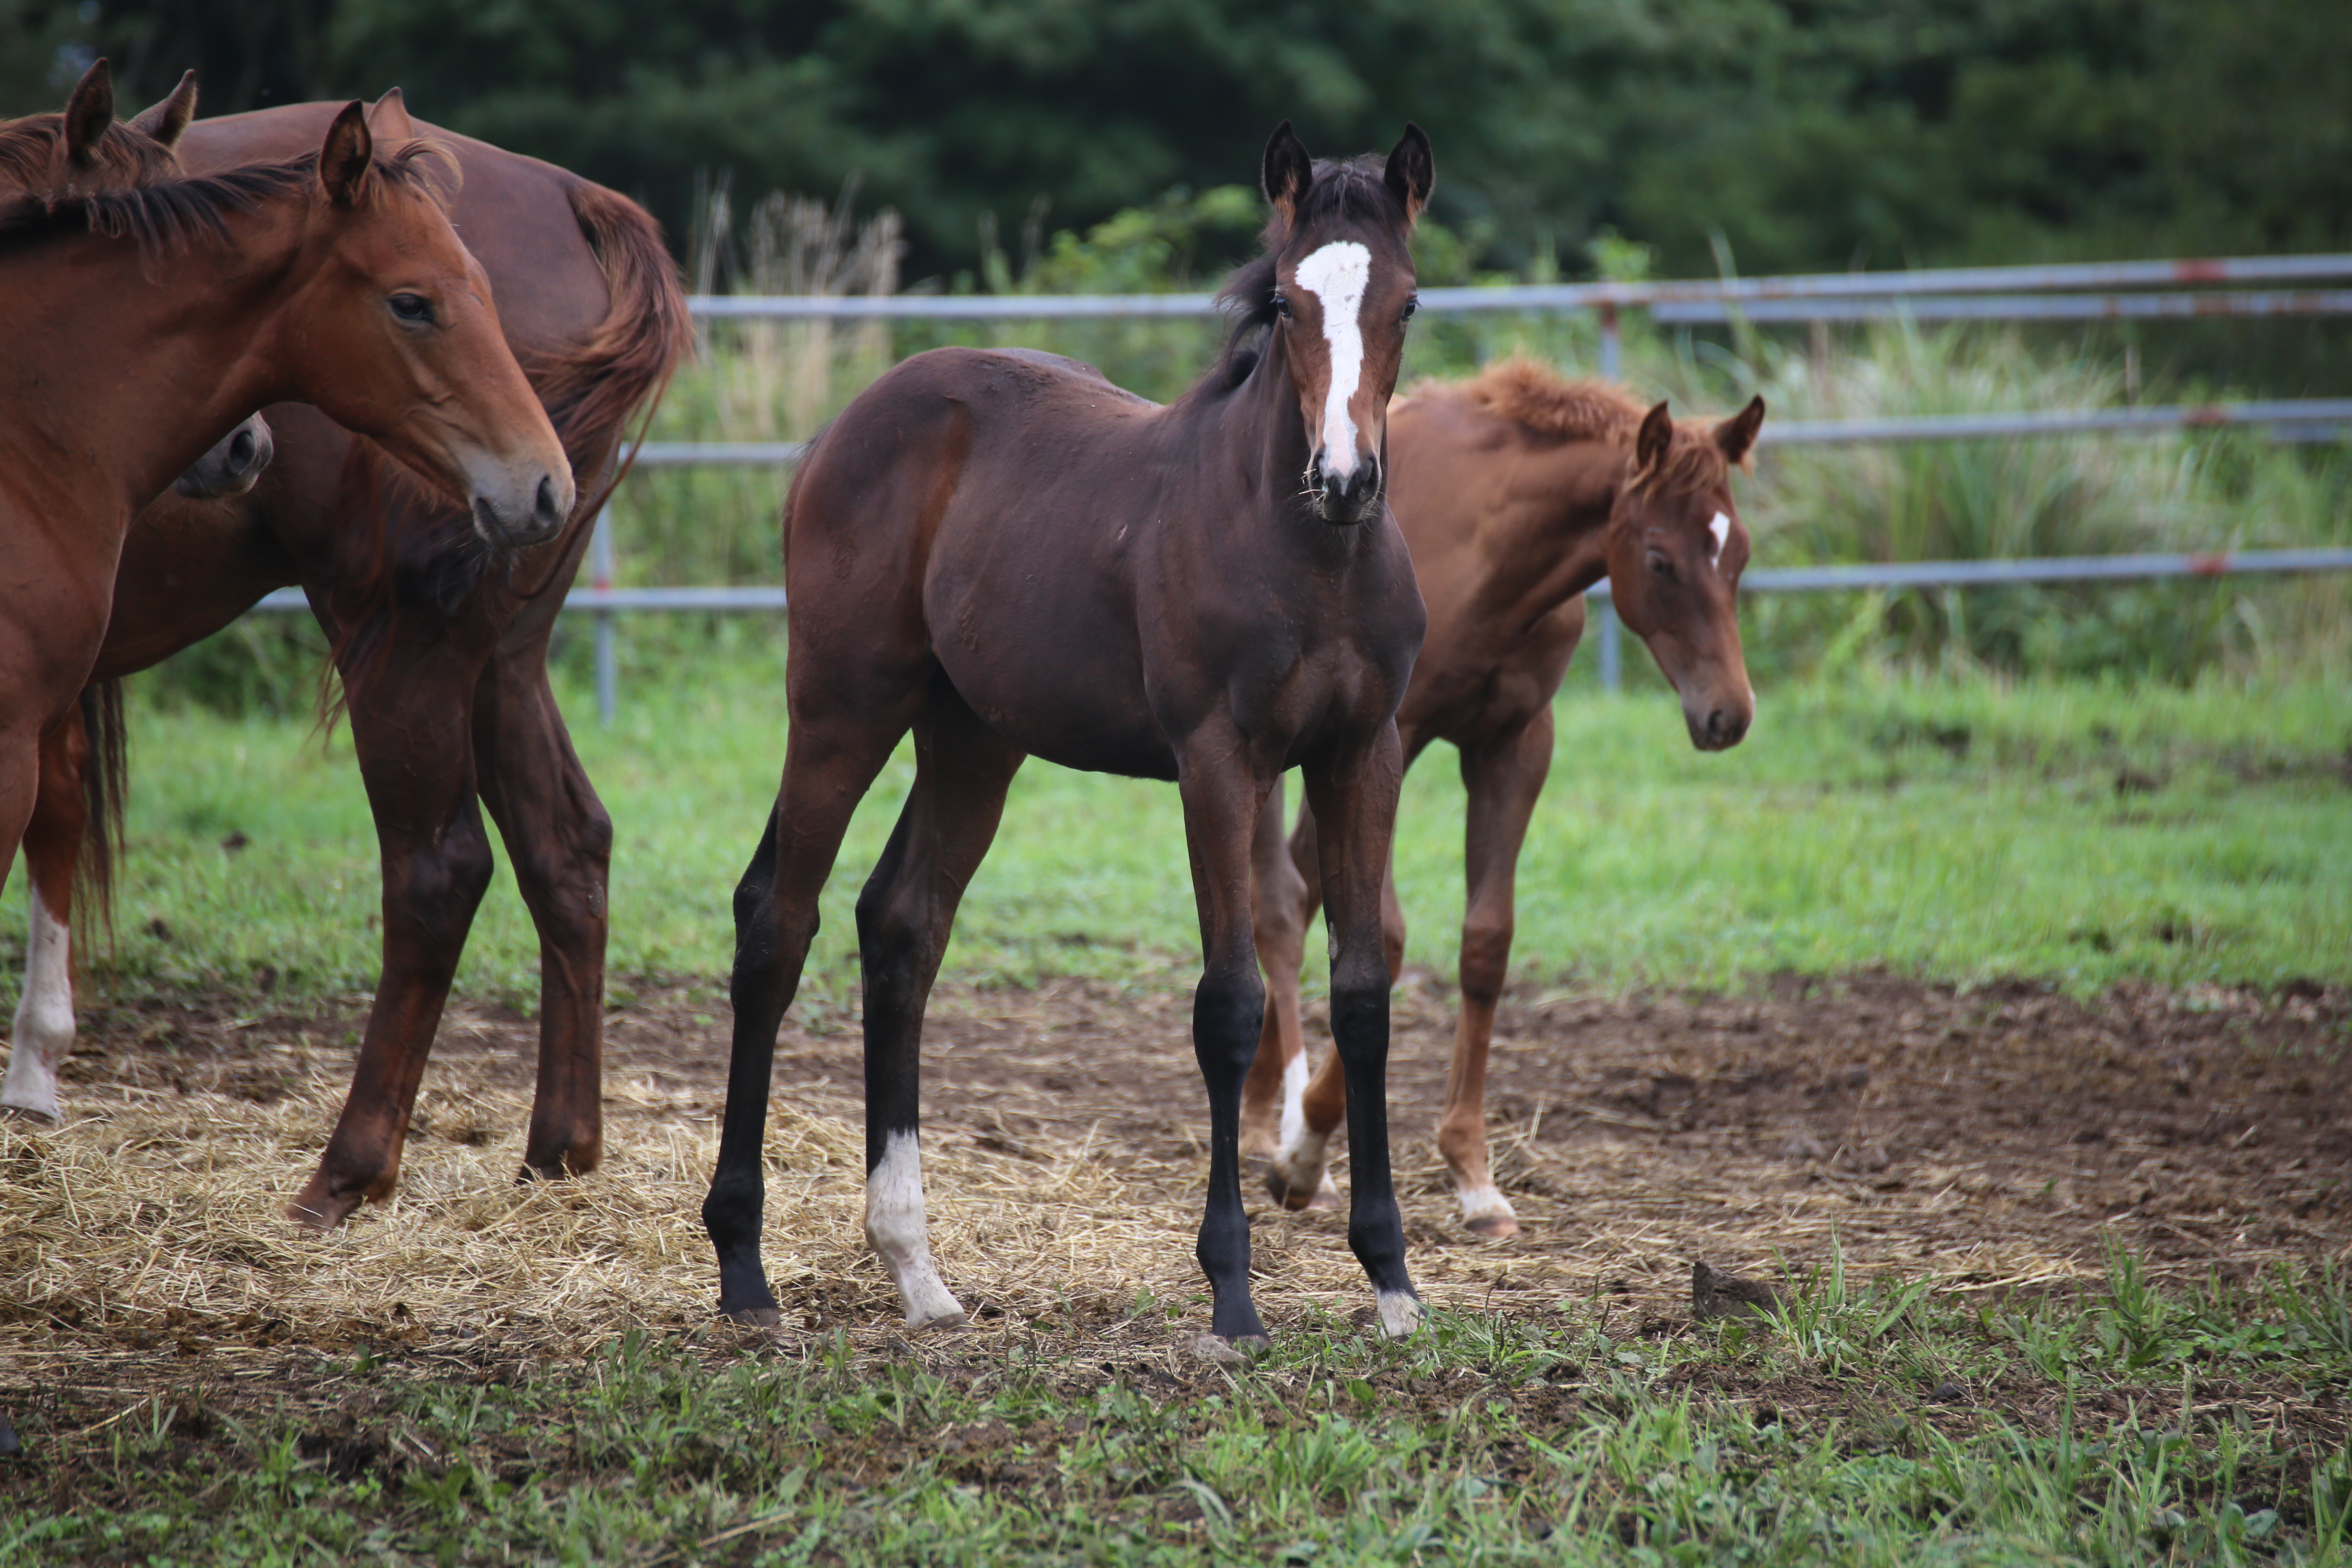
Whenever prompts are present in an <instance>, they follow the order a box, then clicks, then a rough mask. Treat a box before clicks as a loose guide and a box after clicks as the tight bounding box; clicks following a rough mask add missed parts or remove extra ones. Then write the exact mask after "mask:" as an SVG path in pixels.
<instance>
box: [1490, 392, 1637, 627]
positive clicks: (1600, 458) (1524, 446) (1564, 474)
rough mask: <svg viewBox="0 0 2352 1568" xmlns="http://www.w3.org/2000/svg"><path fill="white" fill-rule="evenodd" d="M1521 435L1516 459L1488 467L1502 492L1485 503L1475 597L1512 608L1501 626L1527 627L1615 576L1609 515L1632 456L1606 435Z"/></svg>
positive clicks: (1501, 619) (1514, 457)
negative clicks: (1610, 560) (1559, 438)
mask: <svg viewBox="0 0 2352 1568" xmlns="http://www.w3.org/2000/svg"><path fill="white" fill-rule="evenodd" d="M1514 439H1516V440H1517V441H1518V442H1519V443H1520V444H1521V449H1520V450H1519V451H1518V452H1517V453H1516V454H1514V456H1513V458H1511V459H1509V460H1502V461H1496V462H1490V463H1486V464H1483V465H1482V466H1481V467H1482V470H1483V472H1484V473H1486V474H1487V475H1491V476H1492V477H1493V479H1492V482H1493V483H1495V484H1496V487H1497V489H1498V492H1499V493H1497V494H1496V495H1493V496H1491V497H1489V498H1487V500H1486V503H1485V504H1484V505H1482V506H1480V507H1479V508H1478V510H1480V511H1481V512H1482V513H1483V514H1484V515H1485V517H1486V519H1487V520H1488V521H1486V525H1485V526H1483V527H1482V528H1481V529H1480V531H1479V537H1478V544H1477V552H1476V553H1477V567H1476V571H1477V574H1478V582H1477V585H1476V587H1475V589H1474V590H1473V593H1472V597H1473V599H1474V601H1475V602H1477V603H1480V604H1484V605H1509V606H1510V607H1509V609H1508V610H1507V611H1505V612H1503V613H1502V614H1501V615H1500V617H1499V620H1498V622H1497V624H1507V625H1511V626H1524V625H1527V624H1529V623H1530V622H1532V621H1534V620H1535V619H1536V618H1538V617H1539V616H1544V615H1547V614H1549V612H1550V611H1552V610H1553V609H1556V608H1557V607H1559V605H1562V604H1565V603H1566V602H1567V601H1569V600H1570V599H1572V598H1574V597H1575V596H1576V595H1579V594H1581V593H1583V592H1584V591H1585V590H1587V589H1589V588H1591V586H1593V584H1597V583H1599V582H1600V581H1601V579H1602V578H1603V577H1606V576H1607V575H1608V574H1609V564H1608V559H1607V557H1606V556H1605V554H1604V553H1603V550H1604V547H1605V546H1606V543H1607V541H1608V534H1609V515H1610V511H1611V510H1612V508H1613V507H1614V506H1615V505H1616V500H1617V491H1618V488H1619V486H1620V485H1621V484H1622V482H1623V480H1624V477H1625V469H1626V465H1627V463H1628V461H1629V456H1628V454H1627V453H1626V452H1625V451H1624V449H1623V448H1622V447H1620V446H1619V445H1618V444H1617V443H1615V442H1613V441H1610V440H1607V439H1604V438H1597V437H1586V438H1580V439H1575V440H1568V441H1538V440H1535V439H1533V438H1531V437H1526V436H1517V437H1514Z"/></svg>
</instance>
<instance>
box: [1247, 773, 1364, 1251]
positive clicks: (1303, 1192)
mask: <svg viewBox="0 0 2352 1568" xmlns="http://www.w3.org/2000/svg"><path fill="white" fill-rule="evenodd" d="M1288 855H1289V860H1290V866H1291V871H1292V874H1293V875H1294V876H1296V877H1297V879H1299V880H1300V881H1301V882H1302V883H1304V884H1305V885H1306V889H1307V891H1306V893H1305V894H1304V895H1303V896H1302V897H1301V898H1300V900H1299V903H1298V908H1299V915H1298V922H1297V924H1298V941H1297V943H1296V945H1295V946H1293V947H1292V949H1291V950H1290V951H1291V957H1290V960H1289V968H1288V970H1287V971H1286V973H1287V976H1288V980H1287V990H1288V997H1287V1002H1288V1015H1289V1016H1288V1018H1287V1020H1286V1022H1287V1026H1288V1029H1289V1036H1288V1038H1287V1040H1286V1044H1285V1049H1286V1050H1287V1051H1288V1053H1289V1055H1288V1056H1287V1058H1286V1059H1285V1061H1284V1062H1283V1073H1282V1079H1281V1091H1282V1120H1281V1122H1280V1131H1279V1133H1278V1136H1277V1138H1276V1143H1275V1149H1274V1152H1273V1154H1272V1156H1271V1157H1270V1158H1269V1160H1268V1162H1267V1164H1266V1172H1265V1190H1266V1192H1267V1194H1269V1195H1270V1196H1272V1197H1273V1199H1274V1201H1275V1202H1276V1203H1278V1204H1280V1205H1282V1206H1283V1207H1285V1208H1286V1209H1292V1210H1297V1209H1335V1208H1338V1207H1339V1188H1338V1187H1337V1186H1335V1185H1334V1184H1332V1181H1331V1170H1330V1160H1331V1135H1332V1134H1333V1133H1334V1132H1337V1131H1339V1120H1340V1118H1341V1117H1343V1116H1345V1115H1346V1114H1347V1109H1348V1101H1347V1087H1346V1085H1345V1084H1344V1083H1343V1082H1342V1080H1341V1079H1340V1075H1339V1056H1338V1055H1337V1054H1336V1053H1334V1054H1332V1055H1329V1056H1327V1057H1325V1058H1323V1062H1322V1065H1321V1066H1319V1067H1316V1068H1312V1070H1311V1071H1310V1070H1309V1064H1308V1062H1307V1041H1306V1037H1305V1035H1304V1033H1303V1032H1302V1030H1301V1028H1300V1026H1299V1022H1298V972H1299V967H1300V965H1301V963H1304V961H1305V956H1306V946H1307V943H1306V932H1307V923H1308V922H1309V921H1312V920H1313V919H1314V918H1315V911H1316V910H1318V909H1320V908H1321V907H1322V904H1323V882H1322V871H1321V870H1320V868H1319V862H1320V857H1319V855H1318V850H1317V848H1316V839H1315V813H1314V811H1313V810H1312V809H1311V808H1310V807H1309V806H1307V805H1305V804H1304V803H1301V805H1300V806H1299V808H1298V826H1297V830H1296V831H1295V832H1293V833H1292V834H1291V836H1290V844H1289V850H1288ZM1277 984H1280V983H1279V982H1277ZM1272 1011H1273V1009H1272V1008H1269V1009H1268V1012H1269V1014H1271V1013H1272ZM1259 1051H1260V1054H1261V1056H1263V1054H1264V1051H1265V1047H1264V1046H1263V1045H1261V1046H1260V1047H1259Z"/></svg>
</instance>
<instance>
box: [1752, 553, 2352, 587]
mask: <svg viewBox="0 0 2352 1568" xmlns="http://www.w3.org/2000/svg"><path fill="white" fill-rule="evenodd" d="M2275 572H2352V549H2310V550H2241V551H2235V552H2220V553H2216V554H2210V555H2051V556H2043V557H2042V558H2040V559H2038V560H2020V561H1914V562H1884V563H1871V564H1866V565H1859V566H1781V567H1760V568H1759V569H1757V570H1756V571H1753V572H1748V573H1745V574H1742V575H1741V577H1740V579H1739V585H1740V587H1741V588H1742V589H1745V590H1748V591H1752V592H1755V593H1759V594H1786V593H1805V592H1819V591H1822V590H1824V589H1837V588H1966V587H1971V586H1981V585H1984V584H1996V583H2084V582H2102V581H2117V580H2122V579H2129V578H2155V577H2233V576H2239V575H2242V574H2248V573H2275Z"/></svg>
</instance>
